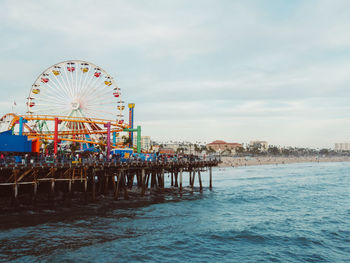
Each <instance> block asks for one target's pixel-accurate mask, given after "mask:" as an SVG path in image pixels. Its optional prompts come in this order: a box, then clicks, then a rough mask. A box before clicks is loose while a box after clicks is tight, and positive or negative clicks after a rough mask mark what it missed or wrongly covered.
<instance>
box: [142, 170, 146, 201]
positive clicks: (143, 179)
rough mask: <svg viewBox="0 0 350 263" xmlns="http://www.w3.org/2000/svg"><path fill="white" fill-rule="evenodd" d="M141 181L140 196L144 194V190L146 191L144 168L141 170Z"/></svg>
mask: <svg viewBox="0 0 350 263" xmlns="http://www.w3.org/2000/svg"><path fill="white" fill-rule="evenodd" d="M141 183H142V186H141V187H142V188H141V196H144V195H145V191H146V185H145V183H146V176H145V169H142V170H141Z"/></svg>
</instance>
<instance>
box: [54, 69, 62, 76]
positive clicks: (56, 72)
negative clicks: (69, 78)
mask: <svg viewBox="0 0 350 263" xmlns="http://www.w3.org/2000/svg"><path fill="white" fill-rule="evenodd" d="M52 73H53V74H54V75H55V76H58V75H59V74H60V72H59V71H58V70H52Z"/></svg>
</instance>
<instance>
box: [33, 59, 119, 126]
mask: <svg viewBox="0 0 350 263" xmlns="http://www.w3.org/2000/svg"><path fill="white" fill-rule="evenodd" d="M27 108H28V113H29V114H46V115H60V116H68V117H79V118H103V119H112V120H117V122H119V123H123V110H124V108H125V106H124V102H123V101H122V99H121V93H120V89H119V88H118V86H117V84H116V83H115V81H114V79H113V78H112V77H111V76H110V75H109V74H108V73H107V72H106V71H104V70H103V69H102V68H101V67H99V66H97V65H95V64H93V63H90V62H86V61H82V60H69V61H64V62H60V63H57V64H55V65H53V66H51V67H49V68H47V69H46V70H45V71H43V72H42V73H41V74H40V75H39V76H38V78H37V79H36V80H35V82H34V84H33V85H32V88H31V89H30V92H29V96H28V98H27Z"/></svg>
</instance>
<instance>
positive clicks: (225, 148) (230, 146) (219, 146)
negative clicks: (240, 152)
mask: <svg viewBox="0 0 350 263" xmlns="http://www.w3.org/2000/svg"><path fill="white" fill-rule="evenodd" d="M206 146H207V149H208V150H210V149H212V150H213V151H215V152H219V153H223V152H229V153H236V149H237V148H241V147H242V144H240V143H236V142H232V143H231V142H225V141H221V140H216V141H213V142H211V143H208V144H207V145H206Z"/></svg>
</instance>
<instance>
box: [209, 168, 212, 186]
mask: <svg viewBox="0 0 350 263" xmlns="http://www.w3.org/2000/svg"><path fill="white" fill-rule="evenodd" d="M212 188H213V173H212V167H211V166H210V167H209V189H210V190H211V189H212Z"/></svg>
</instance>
